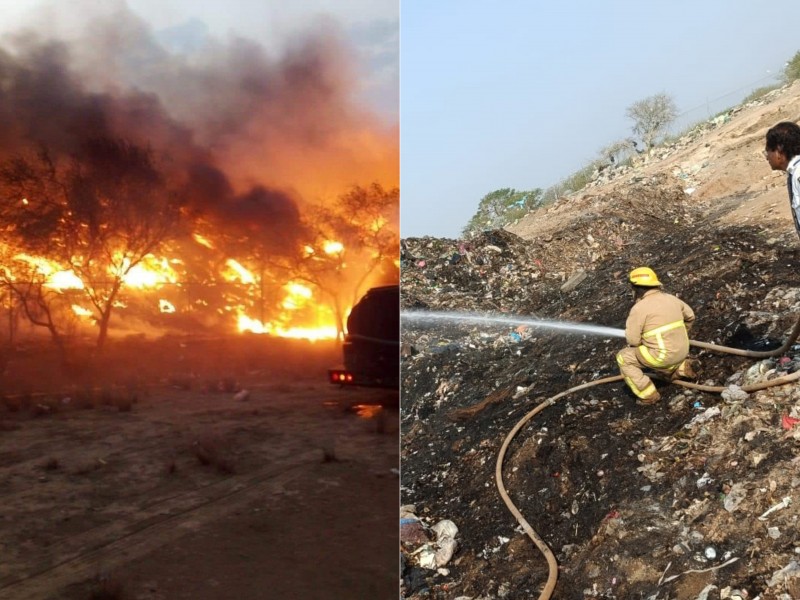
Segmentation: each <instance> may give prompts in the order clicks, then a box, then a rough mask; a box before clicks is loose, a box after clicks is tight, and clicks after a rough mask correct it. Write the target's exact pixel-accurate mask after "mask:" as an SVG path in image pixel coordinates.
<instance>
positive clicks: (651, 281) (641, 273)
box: [628, 267, 661, 287]
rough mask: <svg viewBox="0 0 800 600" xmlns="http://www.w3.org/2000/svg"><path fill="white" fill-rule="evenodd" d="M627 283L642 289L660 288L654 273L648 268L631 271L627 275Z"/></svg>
mask: <svg viewBox="0 0 800 600" xmlns="http://www.w3.org/2000/svg"><path fill="white" fill-rule="evenodd" d="M628 281H630V282H631V283H632V284H633V285H640V286H642V287H660V286H661V282H660V281H659V280H658V277H656V272H655V271H653V269H651V268H650V267H639V268H638V269H634V270H633V271H631V274H630V275H628Z"/></svg>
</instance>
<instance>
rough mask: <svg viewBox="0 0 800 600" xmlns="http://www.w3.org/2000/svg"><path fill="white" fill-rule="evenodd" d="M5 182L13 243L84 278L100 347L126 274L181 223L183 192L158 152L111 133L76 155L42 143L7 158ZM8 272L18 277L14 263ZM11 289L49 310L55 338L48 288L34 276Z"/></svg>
mask: <svg viewBox="0 0 800 600" xmlns="http://www.w3.org/2000/svg"><path fill="white" fill-rule="evenodd" d="M0 185H2V187H3V193H2V199H1V201H0V202H1V206H0V221H1V222H2V228H3V230H4V231H5V233H6V236H7V238H6V239H7V243H8V244H9V245H12V246H13V247H14V248H15V249H17V250H18V251H19V253H23V254H27V255H31V256H35V257H42V258H46V259H47V260H48V261H52V264H55V265H59V266H60V267H61V269H63V271H65V272H70V271H71V272H72V273H73V274H74V276H75V277H76V278H77V279H78V280H80V286H76V287H78V289H81V290H82V292H83V296H82V297H83V299H84V300H88V302H89V304H90V307H91V308H90V309H89V310H91V312H92V313H93V317H94V319H95V321H96V323H97V325H98V334H97V340H96V348H97V349H98V351H99V350H101V349H102V348H103V345H104V344H105V341H106V339H107V337H108V329H109V322H110V319H111V314H112V311H113V309H114V306H115V301H116V300H117V299H118V296H119V293H120V290H121V288H122V287H123V284H124V280H125V276H126V275H127V274H128V273H129V272H130V271H131V269H133V268H134V267H135V266H136V265H138V264H139V263H141V262H142V260H143V259H144V258H145V257H147V256H148V255H149V254H151V253H152V252H154V251H156V250H158V248H159V247H160V246H161V244H163V243H164V242H165V241H166V240H167V239H169V238H170V237H171V236H172V235H173V233H174V228H175V226H176V224H177V218H178V214H179V213H178V209H179V205H178V201H177V198H176V196H175V195H174V194H172V193H171V191H170V189H169V187H168V185H167V182H166V179H165V177H164V176H163V175H162V173H161V172H160V171H159V170H158V168H157V167H156V163H155V159H154V157H153V155H152V152H151V151H150V150H149V149H146V148H141V147H139V146H136V145H134V144H132V143H130V142H128V141H125V140H121V139H111V138H99V139H94V140H91V141H89V142H87V143H85V144H84V145H83V146H82V148H81V150H80V151H79V152H78V153H76V154H75V155H73V156H72V157H70V158H59V157H55V156H53V155H52V153H51V152H49V151H48V150H47V149H46V148H40V149H39V151H38V152H36V153H34V154H32V155H19V156H17V157H15V158H12V159H10V160H9V161H7V162H6V163H5V164H4V165H3V166H2V169H0ZM6 277H7V279H9V278H13V277H15V274H14V273H13V270H12V271H11V272H7V275H6ZM10 289H12V291H14V293H15V294H16V296H17V298H18V300H19V301H20V302H22V303H23V304H24V305H25V306H29V307H38V308H37V309H36V311H34V312H35V313H36V314H40V315H41V314H49V315H50V317H49V318H46V319H45V321H44V322H46V323H50V325H44V326H45V327H47V328H48V329H49V330H50V331H51V335H54V340H55V339H56V337H55V334H54V332H55V331H58V327H57V326H56V324H55V315H56V312H54V311H53V307H54V302H53V300H54V299H55V297H54V296H53V295H52V294H50V293H45V292H46V290H48V287H47V286H46V285H44V284H42V285H37V284H35V282H34V283H33V284H32V285H31V286H24V287H20V286H18V285H17V286H11V288H10ZM48 308H49V310H48ZM26 314H27V309H26ZM30 316H31V315H29V318H30ZM32 322H33V323H34V324H37V325H40V324H42V321H41V319H36V318H34V319H32Z"/></svg>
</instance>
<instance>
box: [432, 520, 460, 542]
mask: <svg viewBox="0 0 800 600" xmlns="http://www.w3.org/2000/svg"><path fill="white" fill-rule="evenodd" d="M431 531H433V532H434V533H435V534H436V539H437V540H443V539H444V538H453V539H455V537H456V535H457V534H458V527H457V526H456V524H455V523H453V522H452V521H450V520H449V519H442V520H441V521H439V522H438V523H436V525H434V526H433V527H431Z"/></svg>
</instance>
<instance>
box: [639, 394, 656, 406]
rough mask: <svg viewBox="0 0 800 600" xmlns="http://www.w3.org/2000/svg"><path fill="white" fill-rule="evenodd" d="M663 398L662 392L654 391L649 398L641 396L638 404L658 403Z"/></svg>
mask: <svg viewBox="0 0 800 600" xmlns="http://www.w3.org/2000/svg"><path fill="white" fill-rule="evenodd" d="M660 400H661V394H659V393H658V391H655V392H653V393H652V394H650V395H649V396H647V398H639V401H638V402H637V404H643V405H645V406H650V405H651V404H658V403H659V401H660Z"/></svg>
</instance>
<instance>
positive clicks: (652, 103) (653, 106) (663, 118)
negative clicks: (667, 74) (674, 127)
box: [625, 93, 678, 150]
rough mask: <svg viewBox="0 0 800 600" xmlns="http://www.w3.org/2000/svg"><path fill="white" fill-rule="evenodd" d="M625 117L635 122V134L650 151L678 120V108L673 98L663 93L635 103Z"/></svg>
mask: <svg viewBox="0 0 800 600" xmlns="http://www.w3.org/2000/svg"><path fill="white" fill-rule="evenodd" d="M625 115H626V116H627V117H628V118H629V119H632V120H633V123H634V124H633V133H634V134H636V135H638V136H639V137H640V138H641V140H642V143H644V146H645V150H650V149H651V148H652V147H653V146H654V145H655V144H656V140H657V139H658V138H659V136H661V135H662V134H663V133H664V131H665V130H666V128H667V127H668V126H669V125H670V124H671V123H672V122H673V121H674V120H675V119H676V117H677V116H678V108H677V106H676V105H675V101H674V100H673V99H672V97H671V96H668V95H667V94H665V93H661V94H656V95H654V96H650V97H649V98H645V99H644V100H639V101H638V102H634V103H633V104H631V105H630V106H629V107H628V108H627V110H626V111H625Z"/></svg>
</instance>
